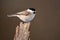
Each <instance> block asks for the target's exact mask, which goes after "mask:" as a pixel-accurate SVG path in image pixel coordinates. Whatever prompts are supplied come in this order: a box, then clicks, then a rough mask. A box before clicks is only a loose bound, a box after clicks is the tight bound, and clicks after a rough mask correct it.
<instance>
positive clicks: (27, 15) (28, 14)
mask: <svg viewBox="0 0 60 40" xmlns="http://www.w3.org/2000/svg"><path fill="white" fill-rule="evenodd" d="M35 15H36V10H35V9H34V8H28V9H27V10H25V11H22V12H18V13H16V14H12V15H7V16H8V17H18V18H19V19H20V20H22V21H23V22H30V21H32V20H33V19H34V17H35Z"/></svg>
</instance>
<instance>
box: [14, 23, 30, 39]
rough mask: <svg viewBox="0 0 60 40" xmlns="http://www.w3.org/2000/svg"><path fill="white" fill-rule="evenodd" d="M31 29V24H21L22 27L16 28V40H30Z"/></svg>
mask: <svg viewBox="0 0 60 40" xmlns="http://www.w3.org/2000/svg"><path fill="white" fill-rule="evenodd" d="M29 28H30V22H28V23H23V22H20V25H19V26H17V27H16V33H15V36H14V40H30V38H29V36H30V31H29Z"/></svg>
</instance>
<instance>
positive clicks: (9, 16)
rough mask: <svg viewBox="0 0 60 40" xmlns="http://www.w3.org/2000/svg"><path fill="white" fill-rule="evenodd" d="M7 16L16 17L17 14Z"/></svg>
mask: <svg viewBox="0 0 60 40" xmlns="http://www.w3.org/2000/svg"><path fill="white" fill-rule="evenodd" d="M7 16H8V17H16V16H17V15H7Z"/></svg>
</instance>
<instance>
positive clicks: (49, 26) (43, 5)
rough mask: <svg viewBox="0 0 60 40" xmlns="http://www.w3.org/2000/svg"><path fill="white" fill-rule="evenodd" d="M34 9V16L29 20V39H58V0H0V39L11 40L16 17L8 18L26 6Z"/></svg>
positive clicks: (59, 23) (59, 26) (59, 39)
mask: <svg viewBox="0 0 60 40" xmlns="http://www.w3.org/2000/svg"><path fill="white" fill-rule="evenodd" d="M30 7H33V8H35V9H36V11H37V13H36V17H35V19H34V20H33V21H32V22H31V28H30V31H31V34H30V38H31V40H60V2H59V0H0V40H13V38H14V34H15V28H16V26H17V24H19V21H20V20H19V19H18V18H17V17H12V18H8V17H7V14H15V13H17V12H20V11H23V10H25V9H27V8H30Z"/></svg>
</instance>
